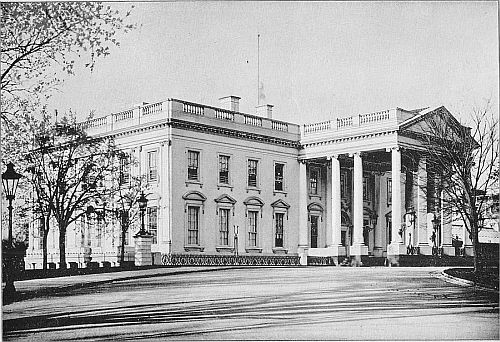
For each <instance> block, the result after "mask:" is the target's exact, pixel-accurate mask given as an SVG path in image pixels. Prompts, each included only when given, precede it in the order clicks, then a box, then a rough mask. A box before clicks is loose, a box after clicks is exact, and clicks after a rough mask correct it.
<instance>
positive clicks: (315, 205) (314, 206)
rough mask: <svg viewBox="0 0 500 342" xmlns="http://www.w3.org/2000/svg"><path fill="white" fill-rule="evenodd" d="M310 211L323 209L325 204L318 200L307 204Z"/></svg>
mask: <svg viewBox="0 0 500 342" xmlns="http://www.w3.org/2000/svg"><path fill="white" fill-rule="evenodd" d="M307 210H308V211H321V212H322V211H323V206H322V205H321V204H319V203H317V202H313V203H310V204H309V205H308V206H307Z"/></svg>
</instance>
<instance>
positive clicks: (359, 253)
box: [350, 244, 368, 266]
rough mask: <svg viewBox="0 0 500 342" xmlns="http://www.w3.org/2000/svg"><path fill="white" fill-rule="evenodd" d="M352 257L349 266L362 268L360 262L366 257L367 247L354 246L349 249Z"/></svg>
mask: <svg viewBox="0 0 500 342" xmlns="http://www.w3.org/2000/svg"><path fill="white" fill-rule="evenodd" d="M350 254H351V257H352V260H351V266H363V262H362V260H363V259H364V258H366V257H367V256H368V246H365V245H364V244H354V245H352V246H351V248H350Z"/></svg>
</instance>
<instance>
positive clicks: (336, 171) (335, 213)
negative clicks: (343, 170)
mask: <svg viewBox="0 0 500 342" xmlns="http://www.w3.org/2000/svg"><path fill="white" fill-rule="evenodd" d="M331 178H332V201H331V203H332V207H331V214H332V215H331V217H332V232H331V234H332V246H335V247H337V246H340V245H341V241H340V240H341V239H340V236H341V234H340V232H341V225H342V220H341V212H342V211H341V199H340V161H339V159H338V156H337V155H334V156H332V177H331Z"/></svg>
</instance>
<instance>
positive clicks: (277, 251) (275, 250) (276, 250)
mask: <svg viewBox="0 0 500 342" xmlns="http://www.w3.org/2000/svg"><path fill="white" fill-rule="evenodd" d="M273 253H274V254H288V249H286V248H283V247H274V248H273Z"/></svg>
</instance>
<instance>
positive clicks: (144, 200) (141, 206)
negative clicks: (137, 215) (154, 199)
mask: <svg viewBox="0 0 500 342" xmlns="http://www.w3.org/2000/svg"><path fill="white" fill-rule="evenodd" d="M137 203H139V210H140V211H141V230H140V231H139V234H140V235H143V234H146V227H145V226H144V214H145V213H146V207H147V206H148V199H147V198H146V196H144V192H141V196H140V197H139V199H138V200H137Z"/></svg>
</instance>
